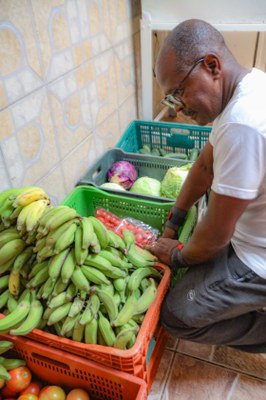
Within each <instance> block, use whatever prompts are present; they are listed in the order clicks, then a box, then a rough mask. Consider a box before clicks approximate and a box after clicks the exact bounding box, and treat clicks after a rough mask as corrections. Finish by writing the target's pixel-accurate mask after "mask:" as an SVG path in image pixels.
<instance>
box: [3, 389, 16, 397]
mask: <svg viewBox="0 0 266 400" xmlns="http://www.w3.org/2000/svg"><path fill="white" fill-rule="evenodd" d="M1 395H2V397H3V398H4V399H6V398H8V397H9V398H10V397H16V396H17V392H14V391H13V390H11V389H8V387H7V386H5V387H4V388H3V390H2V391H1Z"/></svg>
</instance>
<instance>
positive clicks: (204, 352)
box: [177, 340, 213, 360]
mask: <svg viewBox="0 0 266 400" xmlns="http://www.w3.org/2000/svg"><path fill="white" fill-rule="evenodd" d="M212 350H213V346H211V345H208V344H200V343H194V342H190V341H187V340H180V341H179V343H178V346H177V351H178V352H180V353H185V354H189V355H191V356H195V357H198V358H200V359H203V360H209V359H210V357H211V354H212Z"/></svg>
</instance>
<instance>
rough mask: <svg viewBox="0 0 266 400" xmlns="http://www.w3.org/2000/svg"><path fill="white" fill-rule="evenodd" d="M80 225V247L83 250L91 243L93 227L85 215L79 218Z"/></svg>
mask: <svg viewBox="0 0 266 400" xmlns="http://www.w3.org/2000/svg"><path fill="white" fill-rule="evenodd" d="M80 225H81V228H82V243H81V247H82V249H83V250H85V249H88V248H89V246H90V245H91V242H92V239H93V234H94V229H93V225H92V221H91V220H90V219H89V218H87V217H83V218H82V219H81V221H80Z"/></svg>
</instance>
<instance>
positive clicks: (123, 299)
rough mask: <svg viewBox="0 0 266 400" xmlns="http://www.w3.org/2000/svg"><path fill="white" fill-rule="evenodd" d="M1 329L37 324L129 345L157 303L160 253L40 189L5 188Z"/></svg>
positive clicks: (17, 330)
mask: <svg viewBox="0 0 266 400" xmlns="http://www.w3.org/2000/svg"><path fill="white" fill-rule="evenodd" d="M0 218H1V223H0V312H1V313H2V314H4V315H5V317H3V318H1V319H0V334H1V333H7V332H9V333H11V334H13V335H26V334H28V333H29V332H31V331H32V330H33V329H34V328H39V329H42V330H48V331H50V332H52V333H56V334H57V335H58V336H62V337H67V338H71V339H73V340H75V341H78V342H85V343H88V344H101V345H104V346H113V347H116V348H119V349H128V348H130V347H132V346H133V345H134V343H135V340H136V336H137V333H138V330H139V327H140V325H141V323H142V321H143V319H144V315H145V313H146V311H147V310H148V308H149V307H150V305H151V304H152V303H153V301H154V299H155V297H156V294H157V287H158V283H159V281H160V279H161V274H160V272H159V271H158V270H157V269H156V268H154V266H155V264H156V261H157V260H156V257H155V256H154V255H152V254H151V253H150V252H148V251H147V250H144V249H141V248H140V247H138V246H137V245H136V244H135V236H134V234H133V233H132V232H131V231H130V230H128V229H125V230H124V231H123V237H122V238H121V237H120V236H119V235H117V234H116V233H114V232H113V231H111V230H109V229H107V228H106V227H105V225H104V224H103V223H102V222H101V221H100V220H98V219H97V218H96V217H95V216H89V217H81V216H80V215H79V214H78V213H77V212H76V210H74V209H72V208H70V207H68V206H66V205H59V206H53V205H51V204H50V200H49V198H48V196H47V194H46V193H45V191H44V190H43V189H41V188H38V187H24V188H13V189H8V190H6V191H4V192H2V193H1V194H0Z"/></svg>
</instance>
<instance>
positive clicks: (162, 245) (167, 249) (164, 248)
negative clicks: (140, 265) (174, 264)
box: [145, 238, 180, 266]
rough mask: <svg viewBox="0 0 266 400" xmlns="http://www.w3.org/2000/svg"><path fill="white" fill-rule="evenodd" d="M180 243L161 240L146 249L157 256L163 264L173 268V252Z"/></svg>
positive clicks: (165, 239)
mask: <svg viewBox="0 0 266 400" xmlns="http://www.w3.org/2000/svg"><path fill="white" fill-rule="evenodd" d="M179 243H180V242H179V241H178V240H173V239H168V238H160V239H158V240H157V242H154V243H152V244H151V245H147V246H145V248H146V249H147V250H149V251H150V252H152V253H153V254H154V255H155V256H157V257H158V259H159V260H160V261H161V262H162V263H164V264H166V265H169V266H171V255H172V251H173V249H174V248H175V247H177V246H178V244H179Z"/></svg>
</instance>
